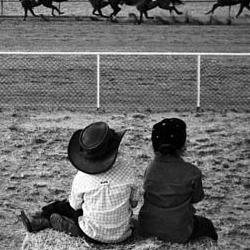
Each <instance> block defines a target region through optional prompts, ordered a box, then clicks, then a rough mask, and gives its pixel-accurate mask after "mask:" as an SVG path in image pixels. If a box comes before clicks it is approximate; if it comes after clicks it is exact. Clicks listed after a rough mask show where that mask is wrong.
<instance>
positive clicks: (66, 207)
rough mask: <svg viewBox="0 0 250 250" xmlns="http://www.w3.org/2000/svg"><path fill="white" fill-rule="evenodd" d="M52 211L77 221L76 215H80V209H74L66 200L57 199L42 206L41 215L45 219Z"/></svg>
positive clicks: (48, 217)
mask: <svg viewBox="0 0 250 250" xmlns="http://www.w3.org/2000/svg"><path fill="white" fill-rule="evenodd" d="M54 213H57V214H60V215H62V216H66V217H68V218H70V219H73V220H74V221H75V222H78V217H79V216H81V215H82V210H81V209H79V210H77V211H75V210H74V209H73V208H72V207H71V206H70V204H69V201H67V200H62V201H59V200H57V201H54V202H52V203H50V204H48V205H46V206H44V207H43V208H42V215H43V216H44V217H45V218H47V219H50V216H51V215H52V214H54Z"/></svg>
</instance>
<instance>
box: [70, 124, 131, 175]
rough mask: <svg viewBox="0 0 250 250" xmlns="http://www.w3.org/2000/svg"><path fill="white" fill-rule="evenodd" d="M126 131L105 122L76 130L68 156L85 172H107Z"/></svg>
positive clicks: (76, 166)
mask: <svg viewBox="0 0 250 250" xmlns="http://www.w3.org/2000/svg"><path fill="white" fill-rule="evenodd" d="M125 132H126V130H125V131H122V132H116V131H114V130H113V129H111V128H109V126H108V124H107V123H105V122H95V123H92V124H90V125H88V126H87V127H86V128H84V129H80V130H77V131H76V132H74V134H73V135H72V137H71V139H70V141H69V145H68V158H69V160H70V162H71V163H72V164H73V166H74V167H75V168H77V169H78V170H80V171H82V172H84V173H88V174H98V173H102V172H105V171H107V170H108V169H110V168H111V167H112V165H113V164H114V162H115V160H116V157H117V153H118V148H119V145H120V142H121V140H122V137H123V136H124V134H125Z"/></svg>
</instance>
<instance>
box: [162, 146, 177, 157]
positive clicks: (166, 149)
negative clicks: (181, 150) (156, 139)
mask: <svg viewBox="0 0 250 250" xmlns="http://www.w3.org/2000/svg"><path fill="white" fill-rule="evenodd" d="M157 151H158V152H159V153H161V154H163V155H167V154H170V155H173V154H176V152H177V148H176V147H175V146H174V145H171V144H162V145H160V146H159V148H158V149H157Z"/></svg>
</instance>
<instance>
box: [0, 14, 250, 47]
mask: <svg viewBox="0 0 250 250" xmlns="http://www.w3.org/2000/svg"><path fill="white" fill-rule="evenodd" d="M44 18H45V19H46V20H47V21H44ZM203 18H204V17H203ZM160 19H162V18H160ZM160 19H159V18H158V19H157V18H155V19H154V20H153V21H145V22H144V23H143V24H142V25H135V24H134V17H128V18H125V19H124V18H123V19H122V18H120V19H118V22H116V23H112V22H109V21H106V20H99V21H93V20H91V18H90V17H77V16H69V17H67V16H64V17H50V16H43V18H41V17H39V18H33V17H28V19H27V21H22V16H13V17H10V16H7V17H4V16H2V17H0V30H1V36H0V51H65V52H66V51H88V52H89V51H131V52H132V51H137V52H139V51H147V52H151V51H157V52H163V51H175V52H184V51H185V52H249V51H250V46H249V41H250V33H249V25H250V24H249V23H250V20H249V17H248V16H247V15H245V16H243V17H241V18H239V19H238V20H235V19H233V20H232V24H231V25H226V22H227V21H226V19H225V18H224V17H218V18H217V19H218V20H219V21H220V23H221V22H222V25H221V24H220V23H217V24H216V23H214V24H212V25H199V24H198V23H194V24H192V23H191V24H188V25H187V24H185V23H183V22H182V21H181V22H179V23H175V24H173V25H172V24H171V25H164V24H162V23H159V22H161V21H159V20H160ZM164 20H165V21H166V20H167V21H168V20H171V19H166V18H165V19H164Z"/></svg>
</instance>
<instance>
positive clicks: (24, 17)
mask: <svg viewBox="0 0 250 250" xmlns="http://www.w3.org/2000/svg"><path fill="white" fill-rule="evenodd" d="M27 16H28V9H27V8H26V7H25V8H24V16H23V21H26V18H27Z"/></svg>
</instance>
